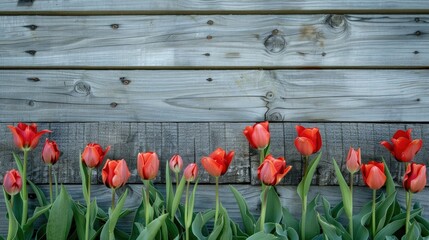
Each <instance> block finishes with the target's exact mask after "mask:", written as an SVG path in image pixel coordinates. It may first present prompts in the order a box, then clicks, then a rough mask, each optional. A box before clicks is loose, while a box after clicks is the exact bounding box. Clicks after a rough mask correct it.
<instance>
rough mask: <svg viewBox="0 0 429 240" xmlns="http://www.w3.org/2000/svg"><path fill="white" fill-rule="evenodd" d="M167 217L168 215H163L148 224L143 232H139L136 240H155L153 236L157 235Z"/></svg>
mask: <svg viewBox="0 0 429 240" xmlns="http://www.w3.org/2000/svg"><path fill="white" fill-rule="evenodd" d="M167 217H168V213H166V214H163V215H161V216H159V217H157V218H156V219H154V220H153V221H152V222H150V223H149V224H148V225H147V226H146V227H145V228H144V230H143V231H141V232H140V235H139V236H138V237H137V240H152V239H155V236H156V235H157V234H158V231H159V230H160V229H161V226H162V224H163V223H164V222H165V220H166V219H167Z"/></svg>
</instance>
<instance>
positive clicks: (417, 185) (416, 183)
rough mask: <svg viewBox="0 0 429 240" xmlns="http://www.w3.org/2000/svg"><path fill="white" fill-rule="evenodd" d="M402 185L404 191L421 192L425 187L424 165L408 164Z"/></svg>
mask: <svg viewBox="0 0 429 240" xmlns="http://www.w3.org/2000/svg"><path fill="white" fill-rule="evenodd" d="M402 184H403V186H404V188H405V190H407V191H409V192H412V193H417V192H420V191H421V190H423V189H424V188H425V186H426V165H424V164H417V163H411V164H409V165H408V167H407V170H406V171H405V175H404V180H403V181H402Z"/></svg>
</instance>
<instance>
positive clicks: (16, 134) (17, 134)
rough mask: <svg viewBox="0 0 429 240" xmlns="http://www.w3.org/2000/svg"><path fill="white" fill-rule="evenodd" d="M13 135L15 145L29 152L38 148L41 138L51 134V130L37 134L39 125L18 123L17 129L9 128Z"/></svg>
mask: <svg viewBox="0 0 429 240" xmlns="http://www.w3.org/2000/svg"><path fill="white" fill-rule="evenodd" d="M7 127H8V128H9V129H10V131H11V132H12V135H13V141H14V143H15V145H16V146H17V147H18V148H20V149H21V150H23V151H29V150H31V149H34V148H36V146H37V144H38V143H39V139H40V137H41V136H42V135H43V134H45V133H50V132H52V131H50V130H46V129H45V130H42V131H40V132H37V125H36V124H35V123H33V124H31V125H27V124H25V123H18V125H17V126H16V127H14V126H7Z"/></svg>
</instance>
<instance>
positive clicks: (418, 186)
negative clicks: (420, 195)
mask: <svg viewBox="0 0 429 240" xmlns="http://www.w3.org/2000/svg"><path fill="white" fill-rule="evenodd" d="M426 181H427V180H426V166H424V165H423V167H421V168H420V169H419V171H418V173H417V176H416V177H415V178H414V179H413V180H411V183H410V189H411V191H412V192H413V193H416V192H420V191H421V190H423V189H424V188H425V186H426Z"/></svg>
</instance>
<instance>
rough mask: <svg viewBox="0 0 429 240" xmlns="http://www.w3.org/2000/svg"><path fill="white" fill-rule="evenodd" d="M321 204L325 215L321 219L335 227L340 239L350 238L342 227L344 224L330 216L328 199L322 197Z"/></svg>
mask: <svg viewBox="0 0 429 240" xmlns="http://www.w3.org/2000/svg"><path fill="white" fill-rule="evenodd" d="M322 204H323V209H324V212H325V216H323V217H322V220H323V221H324V222H326V223H328V224H329V225H332V226H334V227H335V228H336V229H337V231H339V233H340V235H341V236H342V239H346V240H347V239H351V236H350V234H349V233H348V231H347V230H346V229H345V228H344V226H343V225H342V224H341V223H340V222H338V221H337V220H336V219H335V218H334V217H333V216H332V209H331V205H330V203H329V201H328V200H327V199H326V198H324V197H322ZM319 223H320V220H319ZM322 229H323V228H322Z"/></svg>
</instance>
